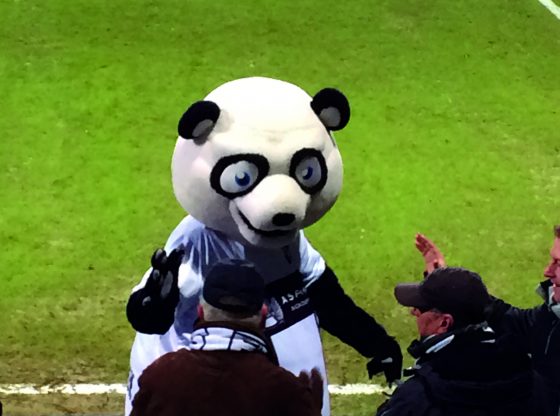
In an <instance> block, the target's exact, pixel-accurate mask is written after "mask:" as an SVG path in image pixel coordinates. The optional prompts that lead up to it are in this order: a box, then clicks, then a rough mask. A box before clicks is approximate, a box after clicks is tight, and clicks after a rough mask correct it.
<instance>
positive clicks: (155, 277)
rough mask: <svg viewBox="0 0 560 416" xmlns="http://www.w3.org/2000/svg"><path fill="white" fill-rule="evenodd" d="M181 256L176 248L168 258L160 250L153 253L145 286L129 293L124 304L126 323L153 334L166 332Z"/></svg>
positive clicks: (176, 298)
mask: <svg viewBox="0 0 560 416" xmlns="http://www.w3.org/2000/svg"><path fill="white" fill-rule="evenodd" d="M183 256H184V251H183V250H182V249H180V248H179V249H176V250H173V251H172V252H171V253H170V254H169V256H168V255H167V254H166V253H165V250H163V249H161V248H159V249H157V250H156V251H155V252H154V254H153V255H152V269H151V271H150V274H149V276H148V279H147V281H146V285H145V286H144V288H143V289H141V290H138V291H137V292H135V293H133V295H132V296H131V298H130V299H129V302H128V304H127V308H126V314H127V317H128V320H129V321H130V322H135V324H136V325H137V326H139V327H143V326H145V327H146V329H147V328H149V329H150V330H151V331H153V332H155V333H159V334H164V333H165V332H167V330H168V329H169V327H170V326H171V324H172V323H173V320H174V318H175V315H174V312H175V307H176V306H177V303H179V284H178V280H179V266H180V265H181V261H182V259H183ZM138 309H142V310H138ZM146 317H147V320H146Z"/></svg>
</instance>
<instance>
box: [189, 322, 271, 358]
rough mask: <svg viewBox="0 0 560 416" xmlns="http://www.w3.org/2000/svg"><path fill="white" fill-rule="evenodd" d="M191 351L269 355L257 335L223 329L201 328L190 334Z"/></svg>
mask: <svg viewBox="0 0 560 416" xmlns="http://www.w3.org/2000/svg"><path fill="white" fill-rule="evenodd" d="M189 348H190V349H192V350H203V351H253V352H261V353H263V354H267V355H268V354H269V353H270V351H269V346H268V345H267V343H266V342H265V341H264V340H263V339H262V338H260V337H259V336H257V335H254V334H251V333H249V332H245V331H242V330H237V329H230V328H225V327H218V326H216V327H213V326H210V327H202V328H198V329H196V330H195V331H194V332H193V333H192V334H191V343H190V346H189Z"/></svg>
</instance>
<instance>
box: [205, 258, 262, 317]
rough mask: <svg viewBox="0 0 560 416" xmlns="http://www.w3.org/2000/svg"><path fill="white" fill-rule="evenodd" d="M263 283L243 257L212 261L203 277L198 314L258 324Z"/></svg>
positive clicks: (260, 313) (253, 267)
mask: <svg viewBox="0 0 560 416" xmlns="http://www.w3.org/2000/svg"><path fill="white" fill-rule="evenodd" d="M264 299H265V285H264V280H263V278H262V276H261V275H260V274H259V273H258V272H257V271H256V269H255V266H254V265H253V264H252V263H250V262H247V261H245V260H238V259H226V260H222V261H219V262H217V263H215V264H214V265H213V266H212V267H211V268H210V270H209V271H208V273H207V274H206V276H205V278H204V285H203V287H202V298H201V300H200V305H199V307H198V315H199V318H201V319H202V320H204V321H206V322H217V321H219V322H236V323H242V324H244V325H248V326H252V327H255V328H258V327H259V326H261V325H262V323H263V322H264V318H265V317H266V312H267V308H266V305H264Z"/></svg>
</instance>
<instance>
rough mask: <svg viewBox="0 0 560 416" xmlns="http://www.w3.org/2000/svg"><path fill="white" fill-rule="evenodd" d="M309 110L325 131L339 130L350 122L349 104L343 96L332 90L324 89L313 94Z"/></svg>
mask: <svg viewBox="0 0 560 416" xmlns="http://www.w3.org/2000/svg"><path fill="white" fill-rule="evenodd" d="M311 108H312V109H313V111H314V112H315V114H317V116H318V117H319V119H320V120H321V122H322V123H323V124H324V125H325V127H326V128H327V130H331V131H336V130H341V129H343V128H344V127H345V126H346V125H347V124H348V121H349V120H350V104H349V103H348V100H347V99H346V97H345V96H344V94H342V93H341V92H340V91H338V90H337V89H334V88H324V89H322V90H321V91H319V92H318V93H317V94H315V96H314V97H313V100H312V101H311Z"/></svg>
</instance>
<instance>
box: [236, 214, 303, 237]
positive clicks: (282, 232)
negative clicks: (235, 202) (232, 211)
mask: <svg viewBox="0 0 560 416" xmlns="http://www.w3.org/2000/svg"><path fill="white" fill-rule="evenodd" d="M237 212H238V213H239V216H240V217H241V220H242V221H243V222H244V223H245V225H246V226H247V228H249V230H251V231H253V232H254V233H256V234H259V235H262V236H264V237H273V238H274V237H285V236H287V235H290V234H292V233H293V232H294V230H270V231H268V230H259V229H258V228H255V227H254V226H253V224H251V223H250V222H249V220H248V219H247V217H246V216H245V215H243V213H242V212H241V210H239V209H238V210H237Z"/></svg>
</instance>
